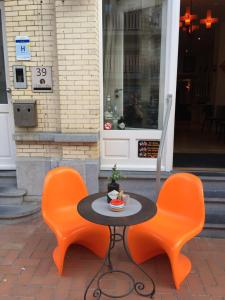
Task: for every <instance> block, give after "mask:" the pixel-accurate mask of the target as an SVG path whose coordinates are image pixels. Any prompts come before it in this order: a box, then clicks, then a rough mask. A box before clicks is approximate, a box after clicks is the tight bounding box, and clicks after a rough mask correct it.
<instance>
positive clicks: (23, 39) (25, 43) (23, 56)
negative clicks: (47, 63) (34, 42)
mask: <svg viewBox="0 0 225 300" xmlns="http://www.w3.org/2000/svg"><path fill="white" fill-rule="evenodd" d="M30 58H31V54H30V39H29V37H28V36H17V37H16V59H17V60H30Z"/></svg>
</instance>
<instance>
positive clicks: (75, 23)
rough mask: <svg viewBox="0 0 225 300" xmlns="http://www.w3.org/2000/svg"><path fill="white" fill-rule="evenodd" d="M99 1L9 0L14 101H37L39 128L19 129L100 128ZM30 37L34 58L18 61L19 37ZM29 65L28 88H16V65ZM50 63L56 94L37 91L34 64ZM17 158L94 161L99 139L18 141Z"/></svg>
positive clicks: (89, 130) (88, 130)
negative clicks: (83, 140) (13, 69)
mask: <svg viewBox="0 0 225 300" xmlns="http://www.w3.org/2000/svg"><path fill="white" fill-rule="evenodd" d="M97 4H98V1H97V0H64V1H62V0H42V1H41V0H38V1H37V0H17V1H12V0H5V1H4V6H5V20H6V35H7V48H8V67H9V75H10V87H11V88H12V100H13V101H19V100H29V99H34V100H36V101H37V112H38V126H37V127H36V128H30V129H21V128H16V131H28V132H62V133H84V132H85V133H96V132H98V131H99V105H100V104H99V56H98V47H99V40H98V6H97ZM17 35H20V36H23V35H25V36H29V37H30V40H31V55H32V58H31V60H30V61H16V54H15V37H16V36H17ZM14 64H17V65H25V66H26V69H27V83H28V88H27V89H24V90H16V89H14V88H13V73H12V66H13V65H14ZM41 65H43V66H52V71H53V93H33V92H32V88H31V69H30V68H31V67H32V66H41ZM17 156H25V157H31V156H37V157H58V158H60V159H64V158H65V159H74V158H76V159H77V158H78V159H83V160H84V159H96V158H98V157H99V146H98V144H96V143H94V144H93V143H92V144H85V143H82V144H81V143H79V144H78V143H77V144H76V143H48V142H46V143H43V142H41V143H39V142H23V143H21V142H20V143H17Z"/></svg>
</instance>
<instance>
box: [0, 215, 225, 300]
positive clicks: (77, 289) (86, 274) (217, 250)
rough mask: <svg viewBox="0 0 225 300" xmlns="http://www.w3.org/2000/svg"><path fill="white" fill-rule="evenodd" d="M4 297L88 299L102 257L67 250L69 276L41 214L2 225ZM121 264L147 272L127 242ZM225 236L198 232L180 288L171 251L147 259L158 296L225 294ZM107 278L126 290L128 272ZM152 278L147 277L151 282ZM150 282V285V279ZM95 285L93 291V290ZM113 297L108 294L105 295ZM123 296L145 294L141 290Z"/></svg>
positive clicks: (204, 299) (109, 285) (189, 299)
mask: <svg viewBox="0 0 225 300" xmlns="http://www.w3.org/2000/svg"><path fill="white" fill-rule="evenodd" d="M0 239H1V244H0V299H1V300H11V299H13V300H83V294H84V290H85V288H86V286H87V285H88V283H89V281H90V279H91V278H92V276H93V275H94V274H95V273H96V271H97V270H98V268H99V267H100V266H101V263H102V261H101V260H100V259H99V258H97V257H96V256H95V255H93V253H91V252H89V251H88V250H87V249H84V248H83V247H81V246H79V245H72V246H71V247H70V248H69V249H68V251H67V254H66V257H65V262H64V270H63V276H60V275H59V274H58V272H57V269H56V267H55V265H54V263H53V259H52V252H53V250H54V248H55V246H56V239H55V237H54V235H53V234H52V233H51V231H50V230H49V229H48V227H47V226H46V225H45V224H44V223H43V222H42V220H41V218H39V220H35V221H32V222H31V221H29V222H28V221H27V222H24V223H23V224H13V225H12V224H11V225H0ZM114 250H115V253H114V255H113V259H114V261H115V262H116V265H117V266H118V267H120V268H122V269H125V270H126V271H129V272H132V273H133V276H134V277H135V278H138V279H140V280H143V281H145V278H144V276H143V275H142V274H141V273H140V272H139V271H138V270H136V269H135V267H133V266H132V265H131V264H130V262H128V261H127V260H126V258H125V256H124V254H123V253H122V252H121V244H120V245H119V244H118V245H117V247H116V248H115V249H114ZM224 250H225V240H223V239H220V240H218V239H209V238H207V239H206V238H195V239H193V240H192V241H190V242H189V243H188V244H187V245H186V246H185V247H184V249H183V252H184V253H185V254H186V255H187V256H188V257H189V258H190V259H191V261H192V270H191V273H190V274H189V276H188V277H187V278H186V280H185V281H184V282H183V283H182V285H181V287H180V289H179V290H176V289H175V287H174V283H173V278H172V273H171V267H170V263H169V260H168V258H167V256H166V255H160V256H158V257H155V258H152V259H151V260H149V261H147V262H145V263H144V264H142V267H143V269H144V270H145V271H146V272H147V273H149V274H150V275H151V276H152V277H153V278H154V280H155V283H156V295H155V298H154V300H225V251H224ZM117 279H118V277H117V278H112V279H110V280H105V281H104V282H103V286H104V288H105V290H106V291H108V293H110V292H111V293H112V292H118V291H124V289H126V288H127V282H126V280H125V279H124V278H121V279H120V280H119V281H118V280H117ZM146 283H147V282H146ZM146 286H148V287H150V286H149V285H148V284H146ZM93 290H94V287H93V288H92V290H91V292H93ZM106 299H109V298H106V297H102V298H101V300H106ZM123 299H129V300H139V299H143V298H142V297H140V296H138V295H136V294H135V293H132V294H130V295H129V296H127V297H124V298H123Z"/></svg>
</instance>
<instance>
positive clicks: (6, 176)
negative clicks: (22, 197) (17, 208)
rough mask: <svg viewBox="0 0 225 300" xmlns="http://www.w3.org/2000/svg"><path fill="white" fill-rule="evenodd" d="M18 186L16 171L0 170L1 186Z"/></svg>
mask: <svg viewBox="0 0 225 300" xmlns="http://www.w3.org/2000/svg"><path fill="white" fill-rule="evenodd" d="M5 186H16V171H0V187H5Z"/></svg>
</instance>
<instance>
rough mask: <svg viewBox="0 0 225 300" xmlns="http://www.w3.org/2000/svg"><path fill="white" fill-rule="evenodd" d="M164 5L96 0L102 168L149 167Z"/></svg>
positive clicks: (162, 94)
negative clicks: (99, 38)
mask: <svg viewBox="0 0 225 300" xmlns="http://www.w3.org/2000/svg"><path fill="white" fill-rule="evenodd" d="M168 7H169V6H168V3H167V1H164V0H148V1H147V0H139V1H134V0H124V1H116V0H103V1H102V20H103V21H102V30H103V31H102V32H103V93H102V95H103V110H102V131H101V168H102V169H109V168H111V167H112V165H113V164H114V163H117V164H118V166H119V168H120V169H127V170H155V165H156V156H157V149H158V146H159V140H160V136H161V129H162V126H163V115H164V107H165V105H164V103H165V98H166V93H168V87H167V86H166V72H167V70H166V69H167V66H166V59H167V56H168V55H167V54H168V51H167V50H168V32H167V30H168V27H167V24H168V18H169V14H168V12H169V8H168ZM170 9H172V8H170ZM177 26H178V24H177ZM174 72H175V76H176V68H175V70H174Z"/></svg>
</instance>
